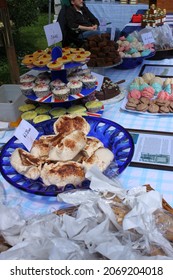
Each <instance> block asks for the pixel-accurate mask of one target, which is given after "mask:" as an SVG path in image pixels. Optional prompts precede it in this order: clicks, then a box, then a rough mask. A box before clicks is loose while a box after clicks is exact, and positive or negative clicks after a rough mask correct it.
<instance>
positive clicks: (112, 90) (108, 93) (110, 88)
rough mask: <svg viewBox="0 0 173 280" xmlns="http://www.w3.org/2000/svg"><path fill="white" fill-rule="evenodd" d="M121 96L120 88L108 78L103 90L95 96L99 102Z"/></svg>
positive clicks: (104, 82) (105, 80) (105, 79)
mask: <svg viewBox="0 0 173 280" xmlns="http://www.w3.org/2000/svg"><path fill="white" fill-rule="evenodd" d="M119 94H120V89H119V86H118V85H117V84H116V83H113V82H112V81H111V80H110V79H109V78H108V77H104V80H103V84H102V87H101V90H100V91H99V92H96V94H95V96H96V98H97V99H98V100H107V99H110V98H113V97H115V96H117V95H119Z"/></svg>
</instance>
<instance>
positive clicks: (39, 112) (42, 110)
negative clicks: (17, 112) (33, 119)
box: [35, 105, 51, 115]
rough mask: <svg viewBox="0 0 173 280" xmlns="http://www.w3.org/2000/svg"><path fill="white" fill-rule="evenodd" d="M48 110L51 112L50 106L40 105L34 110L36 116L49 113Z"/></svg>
mask: <svg viewBox="0 0 173 280" xmlns="http://www.w3.org/2000/svg"><path fill="white" fill-rule="evenodd" d="M49 110H51V106H49V105H41V106H38V107H37V108H36V109H35V111H36V113H37V115H42V114H46V113H48V112H49Z"/></svg>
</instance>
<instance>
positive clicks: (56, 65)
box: [47, 60, 63, 70]
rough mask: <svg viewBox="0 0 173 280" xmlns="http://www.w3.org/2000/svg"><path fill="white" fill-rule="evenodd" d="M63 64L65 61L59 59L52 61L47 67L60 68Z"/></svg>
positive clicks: (51, 68)
mask: <svg viewBox="0 0 173 280" xmlns="http://www.w3.org/2000/svg"><path fill="white" fill-rule="evenodd" d="M62 66H63V63H62V62H59V61H57V60H54V61H51V62H49V63H48V64H47V67H48V68H49V69H50V70H60V69H61V68H62Z"/></svg>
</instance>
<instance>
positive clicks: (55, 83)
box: [50, 79, 65, 89]
mask: <svg viewBox="0 0 173 280" xmlns="http://www.w3.org/2000/svg"><path fill="white" fill-rule="evenodd" d="M63 86H65V83H63V82H62V81H61V80H60V79H55V80H54V81H52V82H51V83H50V87H51V89H54V88H55V87H63Z"/></svg>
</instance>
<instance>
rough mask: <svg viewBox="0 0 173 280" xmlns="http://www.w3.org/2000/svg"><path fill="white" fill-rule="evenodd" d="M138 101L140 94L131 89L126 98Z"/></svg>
mask: <svg viewBox="0 0 173 280" xmlns="http://www.w3.org/2000/svg"><path fill="white" fill-rule="evenodd" d="M131 97H132V98H135V99H139V98H140V97H141V92H140V91H139V90H137V89H133V90H131V91H130V92H129V93H128V98H131Z"/></svg>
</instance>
